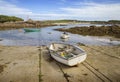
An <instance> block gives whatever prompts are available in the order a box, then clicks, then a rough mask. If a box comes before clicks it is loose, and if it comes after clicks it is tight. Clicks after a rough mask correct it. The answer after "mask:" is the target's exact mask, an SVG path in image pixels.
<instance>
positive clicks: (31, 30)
mask: <svg viewBox="0 0 120 82" xmlns="http://www.w3.org/2000/svg"><path fill="white" fill-rule="evenodd" d="M24 31H25V32H39V31H40V29H33V28H24Z"/></svg>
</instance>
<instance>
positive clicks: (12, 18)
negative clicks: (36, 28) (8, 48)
mask: <svg viewBox="0 0 120 82" xmlns="http://www.w3.org/2000/svg"><path fill="white" fill-rule="evenodd" d="M15 21H23V19H22V18H18V17H15V16H6V15H0V23H4V22H15Z"/></svg>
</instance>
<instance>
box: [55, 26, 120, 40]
mask: <svg viewBox="0 0 120 82" xmlns="http://www.w3.org/2000/svg"><path fill="white" fill-rule="evenodd" d="M55 30H58V31H65V32H70V33H74V34H82V35H91V36H105V35H108V36H114V37H116V38H120V26H118V25H112V26H100V27H97V26H89V27H72V28H69V29H63V28H62V29H61V28H60V29H55Z"/></svg>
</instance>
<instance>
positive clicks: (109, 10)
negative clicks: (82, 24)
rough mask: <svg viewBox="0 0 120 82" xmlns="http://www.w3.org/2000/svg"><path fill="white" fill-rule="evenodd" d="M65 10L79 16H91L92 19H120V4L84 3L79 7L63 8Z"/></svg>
mask: <svg viewBox="0 0 120 82" xmlns="http://www.w3.org/2000/svg"><path fill="white" fill-rule="evenodd" d="M61 10H63V11H64V12H66V13H68V14H71V15H73V16H76V17H79V18H91V20H93V19H95V20H97V19H98V20H103V19H118V20H120V16H119V15H120V4H119V3H117V4H96V3H84V5H82V7H81V6H79V7H77V8H74V7H66V8H61Z"/></svg>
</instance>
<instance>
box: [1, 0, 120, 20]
mask: <svg viewBox="0 0 120 82" xmlns="http://www.w3.org/2000/svg"><path fill="white" fill-rule="evenodd" d="M62 1H66V0H62ZM81 4H82V6H81ZM46 10H47V9H46ZM57 10H58V11H57V12H58V13H57V12H56V10H55V11H54V10H52V12H48V13H42V14H41V13H34V12H32V11H31V10H29V9H26V8H21V7H18V6H16V5H14V4H12V3H10V2H7V1H4V0H0V14H5V15H15V16H19V17H22V18H24V19H26V18H27V16H29V17H30V18H33V19H37V20H39V19H40V20H41V19H49V20H50V19H80V20H109V19H117V20H120V16H119V15H120V3H116V4H96V3H78V4H76V6H75V7H64V8H60V9H57ZM61 13H62V14H61Z"/></svg>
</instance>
